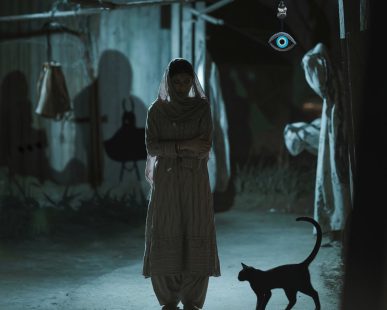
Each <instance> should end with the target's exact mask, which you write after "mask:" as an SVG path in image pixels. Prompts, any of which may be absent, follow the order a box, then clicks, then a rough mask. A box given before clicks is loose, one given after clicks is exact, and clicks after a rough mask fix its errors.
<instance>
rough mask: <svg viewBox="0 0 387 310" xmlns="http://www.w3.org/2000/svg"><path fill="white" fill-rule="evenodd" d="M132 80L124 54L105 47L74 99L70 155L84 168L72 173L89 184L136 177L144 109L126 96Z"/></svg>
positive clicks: (143, 151)
mask: <svg viewBox="0 0 387 310" xmlns="http://www.w3.org/2000/svg"><path fill="white" fill-rule="evenodd" d="M132 79H133V72H132V68H131V65H130V63H129V61H128V59H127V57H126V56H125V55H124V54H122V53H121V52H119V51H116V50H106V51H104V52H103V54H102V55H101V58H100V61H99V65H98V76H97V78H96V79H94V80H93V81H92V83H90V84H89V85H88V86H87V87H86V88H85V89H83V90H82V91H81V92H80V93H79V94H78V95H77V96H76V97H75V100H74V119H75V122H76V137H75V145H76V150H77V152H78V153H77V155H76V156H77V157H78V158H80V159H81V160H82V161H83V162H85V164H86V166H87V171H86V172H85V173H84V174H83V175H79V174H78V175H77V177H78V178H81V179H82V180H83V181H88V182H90V184H92V185H94V186H97V185H100V184H101V183H102V182H109V183H116V181H117V180H119V181H123V179H124V174H125V173H127V172H130V173H135V174H136V177H137V179H138V181H139V177H140V175H139V171H138V168H137V161H138V160H145V158H146V149H145V137H144V127H145V119H146V111H147V109H146V107H145V105H144V103H143V102H142V101H141V100H140V99H139V98H137V97H136V96H134V95H132V94H131V85H132ZM128 163H131V164H132V167H128V166H127V164H128Z"/></svg>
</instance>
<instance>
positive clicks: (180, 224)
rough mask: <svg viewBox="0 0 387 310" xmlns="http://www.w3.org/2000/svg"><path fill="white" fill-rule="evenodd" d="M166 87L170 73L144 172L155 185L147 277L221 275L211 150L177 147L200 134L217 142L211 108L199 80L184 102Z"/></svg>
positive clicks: (151, 112) (148, 134) (152, 119)
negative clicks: (209, 168) (192, 149)
mask: <svg viewBox="0 0 387 310" xmlns="http://www.w3.org/2000/svg"><path fill="white" fill-rule="evenodd" d="M166 75H167V72H166ZM165 81H167V83H164V82H165ZM195 84H196V86H195ZM166 86H170V84H169V82H168V78H167V76H165V79H164V81H163V82H162V83H161V87H160V94H159V98H158V99H157V100H156V101H155V102H154V103H153V104H152V105H151V106H150V108H149V109H148V114H147V121H146V128H145V142H146V147H147V152H148V161H147V167H146V171H145V173H146V175H147V179H148V180H149V181H150V183H151V185H152V186H151V192H150V200H149V205H148V211H147V218H146V228H145V251H144V261H143V263H144V264H143V275H144V276H145V277H146V278H147V277H151V276H154V275H178V274H181V273H182V272H188V273H191V274H197V275H207V276H220V264H219V258H218V252H217V243H216V232H215V219H214V210H213V197H212V193H211V188H210V182H209V174H208V168H207V163H208V159H209V152H208V151H207V152H205V153H198V152H194V151H189V150H182V151H177V150H176V148H175V143H176V141H180V140H187V139H192V138H194V137H197V136H201V137H202V138H203V139H208V141H209V142H210V144H212V137H213V127H212V114H211V108H210V105H209V103H208V101H207V100H206V98H205V97H203V94H200V92H198V93H197V92H196V90H197V89H198V88H196V89H195V87H197V86H200V84H198V82H194V86H193V90H191V93H190V98H189V99H187V100H181V101H180V100H176V101H175V97H174V94H173V91H171V88H170V87H169V88H168V89H167V88H166ZM166 89H167V93H164V92H163V90H166ZM164 95H166V96H164ZM185 103H187V105H186V106H179V105H183V104H185ZM178 111H180V112H181V114H179V112H178ZM187 111H191V112H190V113H188V112H187Z"/></svg>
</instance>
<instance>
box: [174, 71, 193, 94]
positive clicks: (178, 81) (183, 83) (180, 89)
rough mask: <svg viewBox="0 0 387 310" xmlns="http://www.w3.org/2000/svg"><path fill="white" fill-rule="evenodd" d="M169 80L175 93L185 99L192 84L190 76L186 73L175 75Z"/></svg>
mask: <svg viewBox="0 0 387 310" xmlns="http://www.w3.org/2000/svg"><path fill="white" fill-rule="evenodd" d="M171 80H172V85H173V88H174V89H175V91H176V93H177V94H178V95H179V96H182V97H187V96H188V94H189V91H190V90H191V87H192V83H193V78H192V76H191V75H189V74H188V73H177V74H175V75H174V76H173V77H172V79H171Z"/></svg>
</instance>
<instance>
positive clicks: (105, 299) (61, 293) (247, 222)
mask: <svg viewBox="0 0 387 310" xmlns="http://www.w3.org/2000/svg"><path fill="white" fill-rule="evenodd" d="M297 216H298V214H289V213H278V212H269V211H262V210H261V211H258V210H249V211H243V210H236V209H231V210H230V211H227V212H222V213H216V227H217V241H218V251H219V258H220V264H221V273H222V275H221V277H216V278H215V277H211V278H210V282H209V288H208V292H207V298H206V302H205V304H204V309H209V310H231V309H246V310H248V309H251V310H252V309H255V303H256V300H255V295H254V293H253V291H252V290H251V288H250V287H249V285H248V283H247V282H239V281H238V279H237V275H238V272H239V271H240V269H241V262H243V263H245V264H247V265H251V266H253V267H256V268H260V269H269V268H272V267H275V266H278V265H281V264H287V263H297V262H300V261H302V260H303V259H304V258H305V257H306V256H307V255H308V254H309V253H310V251H311V250H312V248H313V245H314V242H315V236H314V235H313V234H312V227H311V225H310V224H309V223H305V222H296V221H295V218H296V217H297ZM143 250H144V225H143V223H142V224H140V225H138V226H137V227H134V228H133V227H132V228H124V229H119V230H118V229H116V228H115V227H107V228H106V230H105V231H101V232H99V233H94V234H90V233H89V234H80V235H76V234H74V235H73V237H72V238H71V239H68V237H64V236H63V237H60V236H57V237H56V239H54V240H53V239H50V240H44V239H40V240H31V241H24V242H22V243H18V244H11V243H4V242H3V243H0V279H1V281H0V309H2V310H3V309H4V310H16V309H17V310H19V309H20V310H27V309H50V310H51V309H52V310H56V309H61V310H62V309H63V310H77V309H79V310H81V309H82V310H88V309H90V310H97V309H98V310H102V309H106V310H124V309H125V310H131V309H133V310H134V309H136V310H143V309H147V310H148V309H149V310H156V309H161V307H160V305H159V304H158V302H157V299H156V297H155V295H154V293H153V290H152V286H151V281H150V279H144V277H143V276H142V275H141V270H142V257H143ZM340 251H341V248H340V245H339V244H338V243H329V240H327V239H326V238H325V237H324V239H323V247H321V249H320V252H319V254H318V255H317V257H316V259H315V261H314V262H312V264H311V266H310V272H311V277H312V283H313V285H314V287H315V288H316V290H317V291H318V292H319V295H320V300H321V305H322V309H324V310H337V309H339V298H340V297H339V295H340V291H341V285H342V282H341V280H342V264H341V259H340ZM286 305H287V299H286V296H285V294H284V292H283V291H282V290H273V296H272V298H271V300H270V302H269V304H268V306H267V309H268V310H278V309H285V308H286ZM293 309H295V310H307V309H314V304H313V301H312V299H311V298H310V297H309V296H306V295H303V294H302V293H299V294H298V301H297V304H296V305H295V306H294V308H293Z"/></svg>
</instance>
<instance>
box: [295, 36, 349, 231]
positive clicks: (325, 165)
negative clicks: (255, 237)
mask: <svg viewBox="0 0 387 310" xmlns="http://www.w3.org/2000/svg"><path fill="white" fill-rule="evenodd" d="M302 66H303V69H304V71H305V77H306V80H307V82H308V84H309V85H310V87H311V88H312V89H313V90H314V91H315V92H316V93H317V94H318V95H319V96H320V97H321V98H322V99H323V107H322V114H321V125H320V136H319V147H318V156H317V171H316V186H315V201H314V218H315V219H316V220H317V221H318V222H319V223H320V224H321V226H322V229H323V231H335V230H342V229H343V228H344V225H345V220H346V217H347V215H348V212H349V209H350V191H349V184H348V182H347V179H348V178H346V177H345V173H344V172H343V171H342V167H343V164H342V161H341V160H340V156H338V155H340V152H341V150H340V147H341V145H340V144H339V143H338V141H339V137H341V136H342V132H341V130H342V129H341V128H342V122H343V119H342V117H341V115H340V114H339V113H338V111H339V104H340V96H339V90H338V84H337V80H336V77H335V74H334V71H333V69H332V65H331V63H330V59H329V56H328V53H327V50H326V48H325V47H324V45H323V44H321V43H319V44H317V45H316V46H315V47H314V48H313V49H311V50H310V51H308V52H307V53H306V54H305V56H304V57H303V59H302Z"/></svg>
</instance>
